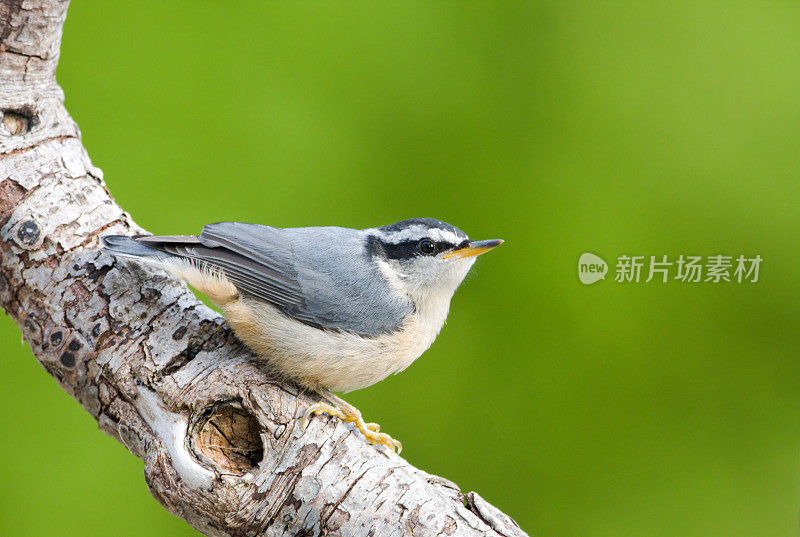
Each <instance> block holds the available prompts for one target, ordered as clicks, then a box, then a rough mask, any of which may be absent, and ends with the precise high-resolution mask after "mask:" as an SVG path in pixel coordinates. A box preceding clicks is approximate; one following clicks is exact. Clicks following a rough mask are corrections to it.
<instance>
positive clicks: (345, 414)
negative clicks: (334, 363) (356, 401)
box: [301, 401, 403, 454]
mask: <svg viewBox="0 0 800 537" xmlns="http://www.w3.org/2000/svg"><path fill="white" fill-rule="evenodd" d="M348 406H349V405H348ZM320 414H329V415H331V416H336V417H337V418H339V419H340V420H342V421H345V422H347V423H352V424H353V426H354V427H355V428H356V429H358V430H359V432H361V434H363V435H364V438H366V439H367V442H369V443H370V444H373V445H375V444H381V445H384V446H387V447H388V448H389V449H391V450H392V452H394V451H395V450H397V453H398V454H399V453H400V452H401V451H402V450H403V444H401V443H400V442H399V441H398V440H395V439H394V438H392V437H391V436H389V435H388V434H386V433H382V432H380V430H381V426H380V425H378V424H377V423H365V422H364V419H363V418H362V417H361V412H359V411H358V410H357V409H356V408H355V407H352V406H350V408H344V409H341V408H337V407H335V406H333V405H331V404H328V403H325V402H322V401H320V402H317V403H314V404H313V405H311V406H310V407H308V409H306V411H305V413H304V414H303V420H302V423H301V426H302V428H303V430H304V431H305V430H306V428H307V427H308V422H309V421H310V420H311V417H312V416H318V415H320Z"/></svg>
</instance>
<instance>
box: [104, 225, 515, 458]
mask: <svg viewBox="0 0 800 537" xmlns="http://www.w3.org/2000/svg"><path fill="white" fill-rule="evenodd" d="M502 242H503V241H502V240H501V239H493V240H483V241H473V240H470V239H469V237H468V236H467V235H466V233H464V232H463V231H461V230H460V229H459V228H457V227H455V226H452V225H450V224H447V223H445V222H442V221H440V220H436V219H433V218H411V219H408V220H403V221H401V222H397V223H394V224H390V225H385V226H381V227H374V228H367V229H350V228H343V227H300V228H277V227H271V226H267V225H261V224H252V223H245V222H218V223H214V224H207V225H205V226H203V228H202V231H201V233H200V235H198V236H195V235H167V236H152V235H137V236H129V235H106V236H104V237H102V243H103V247H104V250H105V251H107V252H109V253H111V254H113V255H114V256H117V257H119V258H125V259H133V260H135V261H138V262H141V263H144V264H147V265H151V266H153V267H156V268H160V269H163V270H165V271H167V272H168V273H170V274H171V275H173V276H175V277H177V278H180V279H182V280H184V281H186V282H187V283H188V284H189V285H191V286H192V287H194V288H195V289H197V290H198V291H200V292H201V293H203V294H205V295H206V296H207V297H208V298H209V299H210V300H211V301H212V302H213V303H214V304H216V305H217V306H218V307H219V308H220V310H221V311H222V313H223V315H224V316H225V318H226V320H227V322H228V323H229V324H230V326H231V327H232V329H233V331H234V333H235V334H236V336H237V337H238V338H239V339H240V340H241V341H242V342H244V343H245V344H246V345H247V346H248V347H249V348H250V349H252V351H253V352H254V354H255V356H256V357H257V359H258V360H260V361H263V362H265V363H266V364H267V366H268V368H269V369H270V370H271V371H274V372H275V373H277V374H278V375H279V376H281V377H283V378H287V379H291V380H292V381H294V382H296V383H297V384H299V385H300V386H302V387H304V388H307V389H309V390H313V391H316V392H318V393H319V394H320V395H321V398H322V399H323V400H322V401H319V402H316V403H314V404H312V405H311V406H310V407H309V408H308V409H307V410H306V412H305V413H304V415H303V420H302V428H303V430H305V428H306V427H307V425H308V422H309V420H310V419H311V418H312V417H313V416H316V415H320V414H329V415H332V416H336V417H338V418H340V419H341V420H344V421H346V422H348V423H352V424H353V426H354V427H355V428H356V429H357V430H358V431H360V432H361V433H362V434H363V435H364V437H365V438H366V440H367V441H368V442H370V443H371V444H374V445H384V446H387V447H389V448H390V449H391V451H392V452H394V450H395V449H397V453H399V452H400V451H401V450H402V444H401V443H400V442H399V441H398V440H395V439H393V438H392V437H391V436H389V435H388V434H386V433H384V432H381V431H380V426H379V425H378V424H376V423H367V422H365V421H364V419H363V417H362V415H361V412H360V411H359V410H358V409H357V408H355V407H354V406H352V405H350V404H349V403H347V402H346V401H345V400H344V399H342V398H341V397H339V396H337V395H335V394H334V393H333V392H349V391H352V390H358V389H361V388H366V387H367V386H371V385H373V384H375V383H377V382H379V381H381V380H383V379H385V378H386V377H387V376H389V375H390V374H392V373H399V372H400V371H403V370H404V369H405V368H407V367H408V366H409V365H410V364H411V363H412V362H413V361H414V360H416V359H417V358H418V357H419V356H420V355H422V353H424V352H425V351H426V350H427V349H428V348H429V347H430V346H431V344H432V343H433V341H434V340H435V339H436V336H437V335H438V334H439V331H440V330H441V329H442V326H443V325H444V323H445V320H446V319H447V314H448V311H449V309H450V301H451V298H452V297H453V294H454V293H455V291H456V289H457V288H458V287H459V285H460V284H461V282H462V281H463V280H464V278H465V277H466V275H467V273H468V272H469V271H470V269H471V268H472V266H473V264H474V263H475V260H476V257H477V256H478V255H480V254H483V253H485V252H488V251H489V250H492V249H493V248H495V247H497V246H498V245H500V244H501V243H502Z"/></svg>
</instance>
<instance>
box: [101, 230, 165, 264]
mask: <svg viewBox="0 0 800 537" xmlns="http://www.w3.org/2000/svg"><path fill="white" fill-rule="evenodd" d="M100 240H101V241H102V243H103V249H104V250H105V251H107V252H109V253H112V254H114V255H117V256H121V257H131V258H134V259H140V260H142V261H149V262H151V263H162V262H164V261H165V260H167V259H169V258H171V257H174V256H173V255H172V254H169V253H167V252H164V251H163V250H157V249H155V248H151V247H150V246H146V245H144V244H142V243H141V242H139V241H137V240H136V239H135V238H134V237H128V236H126V235H106V236H105V237H102V238H101V239H100Z"/></svg>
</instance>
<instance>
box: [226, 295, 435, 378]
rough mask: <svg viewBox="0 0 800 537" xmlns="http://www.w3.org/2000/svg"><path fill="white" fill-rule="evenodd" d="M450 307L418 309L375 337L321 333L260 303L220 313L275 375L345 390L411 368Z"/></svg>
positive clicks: (244, 303)
mask: <svg viewBox="0 0 800 537" xmlns="http://www.w3.org/2000/svg"><path fill="white" fill-rule="evenodd" d="M449 305H450V301H449V300H445V301H436V302H435V303H426V304H418V307H417V311H416V312H414V313H413V314H412V315H410V316H409V318H408V320H407V321H406V322H405V323H404V324H403V326H402V328H401V329H400V330H398V331H396V332H393V333H391V334H384V335H380V336H377V337H374V338H365V337H362V336H359V335H357V334H352V333H349V332H334V331H328V330H320V329H318V328H314V327H311V326H308V325H306V324H303V323H300V322H298V321H295V320H293V319H290V318H289V317H287V316H286V315H284V314H282V313H281V312H279V311H278V310H276V309H275V308H273V307H271V306H269V305H267V304H265V303H263V302H259V303H257V304H255V303H252V302H248V301H247V300H236V301H233V302H231V303H229V304H227V305H225V306H223V309H224V312H225V315H226V317H227V318H228V320H229V322H230V323H231V326H233V328H234V330H235V331H236V334H237V335H238V336H239V337H240V338H241V339H242V340H243V341H244V342H245V343H246V344H247V345H248V346H249V347H250V348H252V349H253V350H254V351H256V353H257V354H258V355H259V357H261V358H262V359H264V360H265V361H266V362H267V363H268V364H269V365H270V366H271V367H272V368H273V369H274V370H275V371H276V372H277V373H279V374H281V375H282V376H285V377H289V378H293V379H295V380H297V381H299V382H300V383H302V384H304V385H306V386H308V387H309V388H313V389H317V388H328V389H330V390H334V391H350V390H357V389H360V388H366V387H367V386H371V385H373V384H375V383H376V382H379V381H381V380H383V379H385V378H386V377H387V376H389V375H390V374H392V373H396V372H399V371H402V370H403V369H405V368H406V367H408V366H409V365H411V362H413V361H414V360H416V359H417V358H419V356H420V355H421V354H422V353H423V352H425V351H426V350H427V349H428V347H430V346H431V344H432V343H433V340H434V339H436V336H437V335H438V334H439V331H440V330H441V328H442V325H443V324H444V321H445V319H446V318H447V311H448V309H449ZM254 306H257V307H254Z"/></svg>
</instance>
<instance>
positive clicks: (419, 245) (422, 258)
mask: <svg viewBox="0 0 800 537" xmlns="http://www.w3.org/2000/svg"><path fill="white" fill-rule="evenodd" d="M502 242H503V241H502V240H500V239H494V240H486V241H471V240H469V237H467V234H466V233H464V232H463V231H461V230H460V229H458V228H457V227H455V226H451V225H450V224H447V223H445V222H441V221H439V220H435V219H433V218H412V219H411V220H403V221H402V222H398V223H396V224H391V225H388V226H383V227H379V228H374V229H371V230H368V236H367V253H368V255H369V256H371V257H372V258H373V259H374V260H375V262H376V263H377V264H378V266H379V268H380V269H381V271H382V273H383V275H384V276H385V277H386V279H387V280H388V281H389V283H390V285H392V286H393V287H394V288H395V289H396V290H397V291H399V292H401V293H404V294H406V295H407V296H409V297H411V299H412V300H414V302H415V303H420V302H421V301H425V300H428V299H434V300H440V299H446V300H448V301H449V299H450V298H451V297H452V296H453V293H454V292H455V290H456V289H457V288H458V286H459V285H460V284H461V282H462V281H463V280H464V277H466V275H467V273H468V272H469V269H470V268H471V267H472V265H473V264H474V263H475V258H476V256H478V255H480V254H482V253H485V252H488V251H489V250H491V249H492V248H495V247H496V246H499V245H500V244H502Z"/></svg>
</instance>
